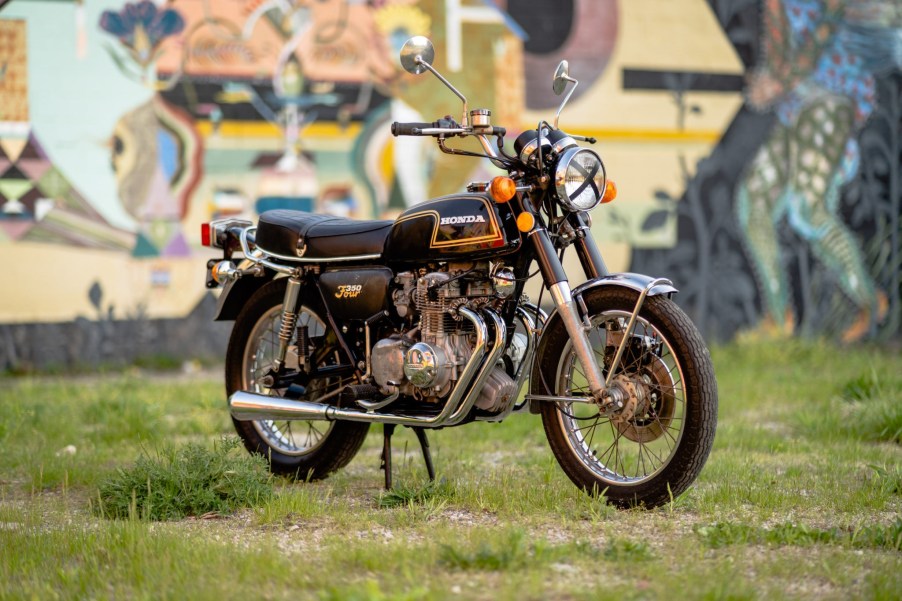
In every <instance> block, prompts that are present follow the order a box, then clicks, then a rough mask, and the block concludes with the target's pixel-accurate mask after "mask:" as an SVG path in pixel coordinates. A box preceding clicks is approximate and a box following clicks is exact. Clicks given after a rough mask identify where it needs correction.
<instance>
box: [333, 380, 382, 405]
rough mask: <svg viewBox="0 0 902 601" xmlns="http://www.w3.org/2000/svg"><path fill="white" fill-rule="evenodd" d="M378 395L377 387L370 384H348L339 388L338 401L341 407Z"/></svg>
mask: <svg viewBox="0 0 902 601" xmlns="http://www.w3.org/2000/svg"><path fill="white" fill-rule="evenodd" d="M378 396H379V388H378V387H376V386H373V385H372V384H349V385H347V386H345V387H344V388H342V389H341V393H340V394H339V395H338V403H339V406H341V407H346V406H348V405H352V404H354V403H356V402H357V401H370V400H372V399H375V398H377V397H378Z"/></svg>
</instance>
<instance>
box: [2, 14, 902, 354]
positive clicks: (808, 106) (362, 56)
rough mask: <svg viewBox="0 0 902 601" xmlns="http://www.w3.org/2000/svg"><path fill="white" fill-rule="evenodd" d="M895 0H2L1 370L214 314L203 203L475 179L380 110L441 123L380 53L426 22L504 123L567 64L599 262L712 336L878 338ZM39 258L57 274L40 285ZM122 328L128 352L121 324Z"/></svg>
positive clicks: (376, 203) (891, 174)
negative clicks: (673, 298)
mask: <svg viewBox="0 0 902 601" xmlns="http://www.w3.org/2000/svg"><path fill="white" fill-rule="evenodd" d="M900 12H902V8H900V6H899V3H898V2H894V1H893V0H879V1H878V0H859V1H857V2H849V3H845V2H840V1H839V0H680V1H679V2H660V1H657V0H630V2H625V1H621V0H559V1H556V2H553V3H552V2H545V1H543V0H420V1H417V0H236V1H232V2H208V1H206V0H175V1H167V2H154V1H152V0H139V1H123V0H96V1H92V2H73V3H65V2H64V3H42V2H20V1H13V2H12V3H9V4H7V5H6V6H5V7H4V8H3V10H2V11H0V248H3V252H4V254H5V256H6V257H8V258H9V259H10V264H11V265H12V267H11V269H12V274H11V275H12V277H13V278H15V280H16V281H17V282H19V285H17V286H14V287H10V288H9V289H8V290H5V291H4V295H2V297H0V324H5V325H0V368H8V367H9V366H11V365H14V364H16V363H17V362H19V363H30V364H44V363H47V361H46V360H44V359H43V358H42V357H45V356H47V355H52V356H53V357H54V359H53V361H55V362H58V363H67V362H73V361H75V360H77V359H85V357H86V355H85V352H86V351H85V350H84V349H82V350H81V351H79V349H77V348H74V347H72V348H70V350H69V351H67V352H66V353H64V354H62V355H60V354H59V353H58V352H57V353H56V354H53V353H50V352H48V350H47V349H48V348H49V347H50V346H51V344H52V342H51V341H50V340H47V341H45V343H40V344H39V343H34V342H32V339H33V338H34V336H32V335H31V334H29V333H28V332H36V331H37V330H38V326H40V327H41V328H43V329H42V330H41V331H42V332H43V331H47V332H48V333H47V334H46V336H47V337H48V338H56V339H60V338H62V337H67V338H68V339H74V340H95V341H96V340H100V339H98V338H97V337H98V336H101V339H103V340H105V342H103V343H102V344H101V343H97V344H93V343H92V344H90V345H87V346H89V347H90V348H91V349H92V350H91V351H90V352H95V351H96V349H103V348H106V349H107V351H104V352H105V353H106V355H104V353H100V355H98V356H96V357H95V356H94V355H91V356H90V357H88V358H87V359H86V360H88V361H89V362H90V361H95V360H104V359H105V358H107V359H108V358H115V357H123V356H127V357H131V356H134V355H135V353H138V352H140V350H143V351H148V352H171V349H170V348H168V347H166V348H164V347H163V346H161V344H162V342H161V341H162V339H163V338H164V336H163V335H162V334H153V333H152V332H151V330H152V328H151V330H148V329H147V328H148V327H150V326H148V325H147V324H154V323H162V322H164V321H165V322H166V323H167V324H171V323H175V322H178V321H179V320H184V319H186V318H187V317H188V316H194V317H192V319H195V318H197V319H199V318H200V317H204V315H207V316H208V313H209V309H210V303H211V302H212V301H211V299H210V297H209V296H208V295H209V293H208V292H206V291H205V289H204V287H203V270H204V267H203V265H204V262H205V260H206V259H207V258H208V257H207V254H208V253H205V252H204V251H203V249H200V248H199V247H198V243H197V240H196V236H195V232H196V231H197V230H198V226H199V224H200V223H201V222H203V221H206V220H209V219H210V218H213V217H217V216H224V215H245V216H248V217H253V216H254V215H256V214H258V213H259V212H262V211H264V210H267V209H272V208H295V209H300V210H307V211H315V212H325V213H332V214H336V215H343V216H349V217H353V218H372V217H391V216H393V215H396V214H397V213H399V212H400V211H402V210H404V209H405V208H406V207H408V206H411V205H413V204H416V203H417V202H420V201H422V200H424V199H426V198H429V197H432V196H437V195H440V194H446V193H451V192H454V191H457V190H460V189H461V188H462V187H463V186H464V185H465V184H466V182H468V181H471V180H474V179H486V178H488V177H490V176H491V175H492V174H494V172H495V170H494V167H492V166H491V165H490V164H489V163H487V162H484V161H477V160H474V161H471V162H468V161H466V160H461V159H459V158H452V157H448V156H446V155H443V154H441V153H439V152H438V151H437V149H436V148H435V146H434V145H433V144H431V141H430V140H424V139H418V138H393V137H392V136H391V135H390V132H389V124H390V123H391V122H392V121H429V120H432V119H434V118H436V117H437V116H442V115H446V114H450V115H453V116H455V117H458V118H459V113H460V104H459V102H458V101H457V99H456V98H455V97H454V96H453V95H451V94H450V93H448V91H447V90H446V89H445V88H444V87H443V86H442V85H441V84H440V83H439V82H437V81H436V80H435V79H434V78H431V77H415V76H411V75H409V74H407V73H405V72H404V71H402V70H401V69H400V66H399V65H398V64H397V61H396V56H397V52H398V49H399V48H400V46H401V44H403V42H404V41H405V40H406V39H407V38H408V37H409V36H411V35H427V36H429V37H430V38H432V39H433V41H434V42H435V44H436V50H437V52H436V66H437V67H438V68H439V69H440V70H441V71H442V72H444V73H445V74H446V75H448V77H449V79H451V80H452V81H453V82H454V83H455V85H456V86H457V87H458V88H459V89H460V90H461V91H462V92H463V93H464V94H465V95H466V96H467V97H468V99H469V101H470V106H471V107H476V106H485V107H490V108H492V110H493V121H494V122H495V123H497V124H503V125H505V126H506V127H507V129H508V131H509V132H510V133H512V134H513V136H510V139H513V137H514V136H515V135H516V134H517V133H518V132H519V131H520V130H523V129H526V128H532V127H535V124H536V123H537V122H538V121H539V119H542V118H548V117H549V116H550V115H553V113H554V111H555V109H556V106H557V102H558V100H559V99H558V98H557V97H555V96H554V95H553V94H552V92H551V86H550V80H551V74H552V72H553V70H554V67H555V66H556V64H557V62H558V61H559V60H561V59H562V58H566V59H568V60H569V62H570V67H571V73H572V74H574V75H575V76H576V77H577V78H578V79H579V80H580V85H579V88H578V89H577V92H576V94H574V97H573V100H572V102H571V105H570V107H569V108H568V110H567V111H565V113H564V114H563V116H562V122H561V123H562V126H563V127H565V128H568V129H572V130H574V131H579V132H580V133H584V134H587V135H592V136H595V137H597V138H599V140H600V144H599V147H600V148H599V150H600V151H601V153H602V155H603V156H604V157H605V161H606V164H607V167H608V171H609V173H611V174H612V176H613V177H614V179H615V180H616V181H617V183H618V188H619V189H620V191H621V193H620V200H619V201H618V202H617V203H614V204H613V205H610V206H606V207H605V210H604V211H603V212H602V211H599V212H598V213H597V214H596V216H595V225H594V226H593V229H594V231H595V234H596V237H597V238H598V239H599V240H600V241H601V243H602V245H603V248H604V252H605V255H606V257H607V258H608V262H609V266H610V267H611V268H612V269H615V270H626V269H635V270H641V271H646V272H648V273H653V274H656V275H664V276H668V277H671V278H673V279H674V281H676V282H677V283H678V287H679V288H680V289H681V294H680V295H679V296H680V298H679V300H680V302H681V303H682V304H683V305H684V306H685V307H686V308H688V309H689V310H690V312H692V313H693V314H694V317H695V318H696V319H697V320H698V321H699V323H700V325H701V327H702V329H703V330H704V331H705V333H707V334H709V335H711V336H714V337H717V338H720V339H727V338H730V337H732V336H733V335H735V334H736V333H737V332H739V331H742V330H745V329H749V328H756V327H757V328H763V329H764V330H766V331H768V332H772V333H775V334H779V335H787V334H802V335H828V336H832V337H835V338H837V339H844V340H847V341H852V340H859V339H868V338H876V339H887V338H891V337H892V336H894V335H898V333H899V331H900V329H902V323H900V322H902V318H900V315H899V314H900V308H902V302H900V282H899V280H900V270H902V260H900V255H902V250H900V249H902V242H900V235H902V232H900V225H899V216H900V202H902V200H900V193H902V192H900V190H902V186H900V173H902V155H900V139H899V123H900V122H902V116H900V114H899V113H900V110H902V102H900V94H902V74H900V70H899V65H900V63H902V42H900V39H902V38H900V34H899V31H900V23H902V16H900ZM48 40H52V41H53V42H52V43H47V41H48ZM437 174H441V177H436V175H437ZM36 263H40V264H43V265H47V264H66V265H70V266H75V267H74V268H69V269H67V270H65V272H64V273H62V274H59V275H57V277H54V278H50V279H49V280H48V279H42V278H40V277H38V276H37V273H38V272H36V270H35V269H34V268H33V265H34V264H36ZM204 307H206V308H207V309H202V308H204ZM205 311H206V314H205V313H204V312H205ZM204 318H206V317H204ZM161 320H162V321H161ZM173 320H175V321H173ZM76 323H77V324H80V325H78V326H77V327H76V326H73V325H72V324H76ZM48 324H55V325H53V326H52V327H51V326H50V325H48ZM92 324H93V325H92ZM141 324H144V325H141ZM48 327H49V328H50V329H49V330H47V328H48ZM73 327H76V329H78V328H81V329H80V330H78V332H80V333H78V332H76V333H75V334H73V331H74V330H73V329H72V328H73ZM166 327H167V328H169V329H167V330H166V331H167V332H169V331H171V328H172V326H171V325H169V326H166ZM23 328H24V329H23ZM28 328H32V329H31V330H28ZM117 328H120V329H119V330H117ZM142 328H143V329H142ZM136 331H141V332H144V333H143V334H141V335H140V336H137V338H138V339H140V340H142V341H143V343H142V345H138V346H139V347H141V348H140V350H129V349H127V348H126V347H123V346H121V345H118V343H117V342H116V341H117V340H118V339H120V338H123V337H128V338H131V339H132V340H134V339H135V336H136V335H135V334H134V332H136ZM160 331H161V332H162V331H163V330H160ZM191 331H193V332H194V333H195V334H194V336H195V338H196V339H197V340H198V344H199V345H202V346H205V348H216V347H217V345H220V344H221V338H222V337H223V333H222V332H219V331H217V332H218V333H215V334H214V335H215V336H218V337H219V339H218V340H216V341H211V340H206V341H205V342H201V340H202V339H203V332H204V328H203V327H202V325H201V326H198V327H197V328H196V329H194V330H191ZM212 331H213V330H211V332H212ZM98 332H99V333H98ZM148 332H151V333H148ZM69 346H70V347H71V346H72V345H69ZM76 346H78V345H76ZM133 346H134V345H133ZM183 346H185V347H190V346H191V345H190V344H188V345H183ZM54 348H57V347H54ZM154 348H156V351H153V349H154ZM97 352H99V351H97ZM89 354H90V353H89Z"/></svg>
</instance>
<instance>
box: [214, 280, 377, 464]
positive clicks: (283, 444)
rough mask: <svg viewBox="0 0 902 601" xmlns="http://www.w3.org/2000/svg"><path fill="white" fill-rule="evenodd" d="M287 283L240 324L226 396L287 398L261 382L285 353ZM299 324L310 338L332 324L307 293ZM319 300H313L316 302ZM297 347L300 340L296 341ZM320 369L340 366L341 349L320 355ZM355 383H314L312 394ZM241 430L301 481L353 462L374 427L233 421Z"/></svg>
mask: <svg viewBox="0 0 902 601" xmlns="http://www.w3.org/2000/svg"><path fill="white" fill-rule="evenodd" d="M284 295H285V280H284V279H279V280H275V281H272V282H270V283H268V284H266V285H265V286H263V288H261V289H260V290H258V291H257V292H256V293H255V294H254V295H253V296H252V297H251V299H250V301H248V303H247V305H245V307H244V309H242V311H241V313H240V314H239V315H238V318H237V319H236V320H235V327H234V329H233V330H232V336H231V338H230V339H229V348H228V352H227V353H226V370H225V371H226V392H227V393H228V394H229V395H231V394H232V393H234V392H236V391H238V390H246V391H251V392H256V393H259V394H266V395H271V396H282V395H283V394H284V393H285V390H284V389H275V388H268V387H266V386H264V385H263V384H262V383H261V379H262V378H263V376H265V375H267V374H269V373H270V372H271V370H272V366H273V361H274V359H275V357H276V355H277V353H278V349H279V329H280V327H281V324H282V301H283V299H284ZM301 296H302V299H301V305H302V306H301V307H300V308H299V310H298V326H301V325H306V326H307V328H308V335H309V336H310V337H311V338H313V337H318V336H323V335H324V334H325V333H326V329H327V326H326V322H325V320H324V318H323V311H322V309H321V308H319V303H317V302H315V301H314V302H305V299H304V298H303V296H304V295H303V294H302V295H301ZM311 300H313V299H311ZM292 344H294V341H292ZM317 356H318V357H320V358H321V359H320V365H333V364H336V363H337V362H338V350H337V349H335V350H333V351H331V352H319V353H317ZM348 383H351V381H350V379H341V378H329V379H317V380H312V381H311V382H310V383H309V385H308V386H307V391H306V395H305V396H307V398H308V399H309V400H312V401H315V400H316V398H317V397H318V396H322V395H324V394H327V393H329V392H333V391H335V390H338V389H339V388H340V387H341V386H344V385H345V384H348ZM232 421H233V423H234V425H235V430H236V431H237V432H238V435H239V436H240V437H241V439H242V440H243V441H244V445H245V447H247V449H248V450H249V451H250V452H252V453H257V454H260V455H263V456H264V457H266V458H267V460H268V461H269V464H270V469H271V470H272V471H273V472H274V473H278V474H285V475H291V476H294V477H296V478H299V479H309V480H317V479H320V478H325V477H326V476H328V475H329V474H330V473H331V472H333V471H335V470H337V469H340V468H342V467H344V466H345V465H347V464H348V462H349V461H351V459H352V458H353V457H354V455H356V454H357V451H358V450H359V449H360V445H361V444H363V439H364V438H365V437H366V433H367V430H368V429H369V424H367V423H356V422H342V421H300V420H256V421H241V420H236V419H234V418H232Z"/></svg>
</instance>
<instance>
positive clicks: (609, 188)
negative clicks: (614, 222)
mask: <svg viewBox="0 0 902 601" xmlns="http://www.w3.org/2000/svg"><path fill="white" fill-rule="evenodd" d="M615 198H617V184H615V183H614V180H610V179H609V180H608V181H607V182H606V183H605V185H604V195H603V196H602V197H601V204H605V203H608V202H611V201H612V200H614V199H615Z"/></svg>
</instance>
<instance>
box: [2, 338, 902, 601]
mask: <svg viewBox="0 0 902 601" xmlns="http://www.w3.org/2000/svg"><path fill="white" fill-rule="evenodd" d="M712 354H713V356H714V363H715V369H716V372H717V377H718V383H719V387H720V416H719V426H718V432H717V438H716V441H715V446H714V451H713V453H712V454H711V457H710V459H709V461H708V464H707V466H706V468H705V469H704V471H703V472H702V474H701V477H700V478H699V480H698V481H697V482H696V484H695V485H694V486H693V487H692V488H690V490H689V491H688V492H687V493H685V494H684V495H682V496H681V497H679V498H676V499H674V500H673V502H672V503H671V504H670V505H669V506H666V507H663V508H659V509H657V510H654V511H644V510H630V511H618V510H615V509H612V508H611V507H609V506H607V505H605V504H604V502H603V501H600V500H597V499H593V498H590V497H589V496H587V495H585V494H584V493H582V492H580V491H579V490H577V489H576V487H574V486H573V485H572V484H571V483H570V481H569V480H568V479H567V478H566V476H564V475H563V473H562V472H561V471H560V469H559V468H558V466H557V464H556V462H555V460H554V458H553V457H552V455H551V452H550V450H549V449H548V445H547V443H546V442H545V438H544V432H543V430H542V425H541V422H540V420H539V418H538V416H533V415H516V416H513V417H511V418H510V419H508V420H506V421H505V422H504V423H502V424H484V423H479V424H471V425H467V426H465V427H462V428H451V429H446V430H441V431H438V432H434V433H430V440H431V443H432V450H433V456H434V459H435V464H436V470H437V472H438V475H439V478H440V482H439V483H438V484H436V485H434V486H428V485H427V484H426V479H425V470H424V468H423V465H422V459H421V457H420V455H419V447H418V445H417V442H416V438H415V436H414V435H413V433H412V432H411V431H409V430H407V429H399V430H398V431H397V433H396V435H395V437H394V448H395V455H394V458H395V485H396V491H395V492H394V493H393V494H391V495H387V494H386V493H385V492H384V491H382V489H381V486H382V472H381V471H379V469H378V468H379V454H380V451H381V427H379V426H373V427H372V428H371V430H370V434H369V437H368V438H367V441H366V442H365V444H364V447H363V449H362V450H361V452H360V453H359V454H358V455H357V457H356V458H355V459H354V460H353V461H352V462H351V464H350V465H349V466H348V467H347V468H346V469H344V470H343V471H341V472H339V473H337V474H335V475H334V476H332V477H331V478H329V479H327V480H325V481H322V482H317V483H310V484H304V483H300V484H298V483H292V482H287V481H284V480H266V479H264V480H262V481H261V482H262V484H260V483H259V482H258V483H257V484H254V483H253V482H251V481H250V480H249V481H248V482H247V483H246V486H247V487H249V488H248V490H250V491H252V492H253V491H254V490H256V489H254V488H253V487H254V486H259V487H260V491H262V492H261V494H259V495H256V496H255V495H254V494H250V495H248V496H247V499H249V500H247V505H249V506H246V507H244V508H240V509H236V510H232V509H229V510H222V511H220V512H211V513H205V514H202V515H191V512H187V514H188V517H181V518H179V519H171V520H168V521H151V520H147V519H142V518H141V515H140V511H132V518H126V519H111V518H109V517H107V516H104V515H102V514H101V512H100V511H99V507H100V501H99V499H100V489H101V488H103V487H104V486H107V485H108V483H109V482H110V481H111V480H113V479H115V478H116V477H117V474H119V475H122V474H123V473H126V472H127V471H128V470H131V469H132V468H133V467H134V466H135V465H136V464H138V463H140V462H146V461H148V459H149V458H150V459H153V458H156V459H164V458H166V457H169V458H170V459H172V457H174V453H176V452H177V451H178V450H180V449H181V450H185V449H193V451H191V452H193V453H194V457H195V459H193V461H198V462H200V461H206V460H205V459H204V457H206V456H213V452H212V450H213V449H214V448H215V447H218V448H219V449H220V451H223V452H224V450H223V447H222V445H223V442H222V441H221V438H222V436H223V435H228V434H230V433H231V432H232V426H231V422H230V420H229V418H228V415H227V412H226V409H225V399H224V392H223V385H222V383H221V382H220V381H218V380H216V379H213V378H212V377H211V376H209V375H204V376H196V375H195V376H190V377H188V376H180V375H170V376H166V375H162V376H160V375H149V374H147V373H145V372H141V371H138V370H132V371H126V372H125V373H116V374H108V377H107V376H104V377H90V378H85V377H73V378H70V379H67V378H64V377H59V376H55V377H53V378H40V377H19V378H2V379H0V444H2V453H0V598H35V599H52V598H118V599H122V598H166V597H171V598H179V599H183V598H187V599H194V598H201V599H206V598H209V599H224V598H244V599H256V598H291V599H609V598H610V599H646V598H690V599H759V598H760V599H773V598H802V599H831V598H832V599H849V598H866V599H900V598H902V355H900V353H899V351H898V350H892V351H889V350H886V349H872V348H849V347H837V346H832V345H828V344H826V343H817V342H799V341H780V342H755V341H746V342H743V343H737V344H733V345H730V346H728V347H724V348H719V349H715V350H714V352H713V353H712ZM205 449H208V450H210V451H211V452H210V453H206V451H205ZM205 453H206V454H205ZM229 456H230V457H231V456H234V458H235V459H236V460H238V459H239V458H242V459H243V458H244V456H245V453H244V452H243V450H241V449H237V450H233V451H232V452H231V454H230V455H229ZM173 465H174V464H173ZM191 465H194V464H191ZM242 465H247V462H246V461H245V462H244V463H242ZM213 467H215V466H213ZM248 469H250V470H254V469H257V468H255V467H254V466H251V467H249V468H248ZM228 473H230V472H228V470H226V474H227V475H228ZM142 477H143V476H142ZM264 493H265V494H264Z"/></svg>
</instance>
